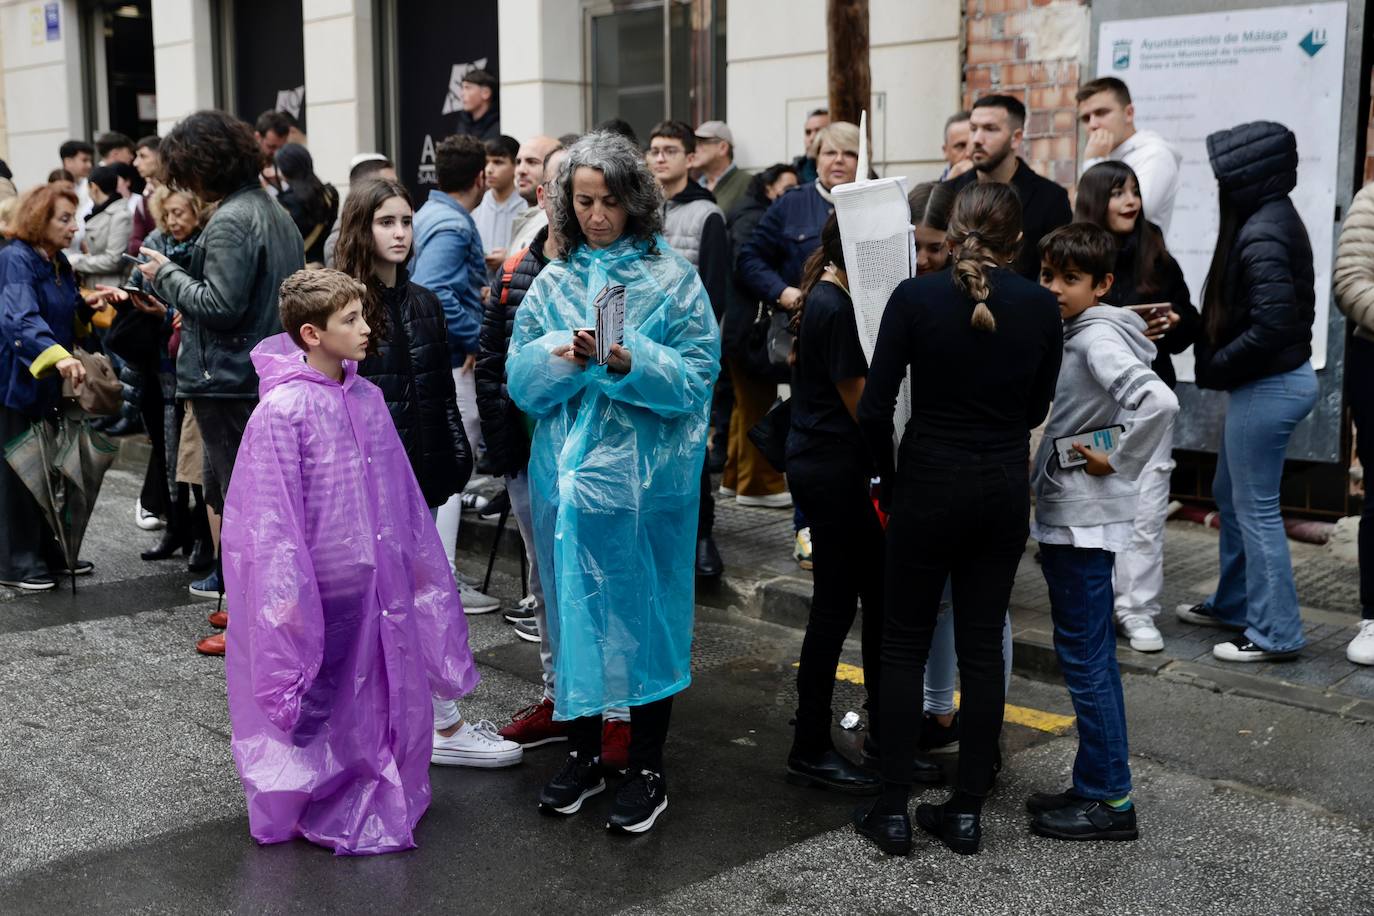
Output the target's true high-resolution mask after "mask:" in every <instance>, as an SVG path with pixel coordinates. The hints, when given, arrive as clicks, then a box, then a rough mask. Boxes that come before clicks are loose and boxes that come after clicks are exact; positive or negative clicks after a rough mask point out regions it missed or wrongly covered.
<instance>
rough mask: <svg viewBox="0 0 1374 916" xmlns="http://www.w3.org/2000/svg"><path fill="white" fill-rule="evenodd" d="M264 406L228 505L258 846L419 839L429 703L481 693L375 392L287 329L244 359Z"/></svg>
mask: <svg viewBox="0 0 1374 916" xmlns="http://www.w3.org/2000/svg"><path fill="white" fill-rule="evenodd" d="M252 356H253V366H254V368H255V369H257V372H258V378H259V379H260V394H261V397H262V400H261V402H260V403H259V404H258V406H257V409H256V410H254V411H253V417H252V419H251V420H249V421H248V428H247V431H246V432H245V433H244V436H243V443H242V445H241V446H240V447H239V452H238V458H237V460H236V462H235V465H234V475H233V479H232V483H231V484H230V487H229V493H228V496H227V498H226V500H225V506H224V529H223V530H224V536H223V556H224V579H225V597H226V601H227V602H228V609H229V612H230V618H231V620H230V625H229V629H228V631H227V634H226V638H227V647H226V652H225V655H226V663H227V664H226V671H227V680H228V688H229V717H230V720H231V722H232V724H233V732H234V736H233V745H232V746H233V754H234V763H235V765H236V766H237V767H238V771H239V777H240V779H242V781H243V788H244V793H245V794H246V795H247V797H248V825H249V830H250V832H251V833H252V835H253V838H254V839H255V840H257V841H258V842H259V843H279V842H282V841H284V840H290V839H293V838H295V837H304V838H305V839H307V840H310V841H311V842H314V843H319V844H320V845H322V846H327V847H330V848H332V849H333V850H334V851H335V853H336V854H340V855H363V854H369V853H380V852H392V851H395V850H400V849H410V848H412V847H414V846H415V839H414V836H413V833H412V831H413V830H414V828H415V824H416V822H418V821H419V819H420V816H421V815H423V814H424V813H425V809H426V808H427V807H428V806H429V799H430V790H429V758H430V751H431V745H432V741H433V738H432V733H433V727H434V718H433V716H434V713H433V709H432V706H431V702H430V698H431V696H436V697H439V698H441V699H456V698H458V697H460V696H462V695H464V694H466V693H467V692H468V691H470V690H471V689H472V688H473V686H474V685H475V684H476V683H477V671H476V668H475V667H474V665H473V661H472V651H471V650H470V649H469V647H468V641H467V623H466V621H465V620H464V618H463V609H462V605H461V604H460V603H459V599H458V593H457V591H456V589H455V587H454V581H453V575H452V573H451V572H450V571H449V566H448V562H447V560H446V559H445V558H444V550H443V544H442V542H441V541H440V539H439V535H438V532H437V531H436V530H435V528H434V522H433V521H432V520H431V518H430V515H429V510H428V509H427V508H426V507H425V502H424V498H423V497H422V496H421V494H420V488H419V485H418V484H417V483H416V482H415V475H414V474H413V473H412V472H411V469H410V464H409V462H407V460H406V455H405V452H404V451H403V449H402V447H401V441H400V438H399V437H398V436H397V434H396V429H395V427H394V426H393V425H392V422H391V416H390V414H389V413H388V412H387V408H386V402H385V401H384V400H383V398H382V394H381V391H380V390H378V388H377V387H376V386H374V385H373V384H372V383H371V382H369V381H367V380H366V379H363V378H359V377H358V374H357V366H355V365H354V364H353V363H351V362H349V363H345V364H344V365H345V376H344V380H343V381H342V382H338V381H335V380H334V379H330V378H326V377H325V376H324V375H322V374H320V373H319V372H317V371H316V370H314V369H312V368H311V367H310V366H309V365H307V364H306V362H305V360H304V354H303V353H302V351H301V350H300V349H299V348H298V347H297V346H296V345H295V344H294V343H293V342H292V341H291V338H290V337H288V336H287V335H286V334H279V335H277V336H276V337H269V338H268V339H266V340H264V341H262V342H261V343H260V344H258V346H257V347H256V348H254V350H253V354H252Z"/></svg>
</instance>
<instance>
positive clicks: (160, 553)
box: [139, 499, 191, 560]
mask: <svg viewBox="0 0 1374 916" xmlns="http://www.w3.org/2000/svg"><path fill="white" fill-rule="evenodd" d="M190 523H191V519H190V513H189V511H188V510H187V508H186V503H185V501H184V500H180V499H179V500H177V501H176V502H175V503H174V504H173V505H172V509H171V511H170V512H168V513H167V527H166V528H163V529H162V540H160V541H158V542H157V546H156V547H154V548H153V549H152V550H145V551H143V552H142V553H141V554H139V556H140V557H142V558H143V559H145V560H165V559H167V558H168V557H171V556H175V555H176V552H177V551H178V550H180V551H183V552H185V553H190V552H191V524H190Z"/></svg>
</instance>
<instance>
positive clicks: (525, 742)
mask: <svg viewBox="0 0 1374 916" xmlns="http://www.w3.org/2000/svg"><path fill="white" fill-rule="evenodd" d="M499 734H500V735H501V737H502V738H505V739H506V740H507V741H514V742H515V743H516V744H518V745H520V746H521V747H525V748H531V747H539V745H541V744H552V743H553V742H555V741H567V740H568V723H567V722H555V721H554V718H553V701H552V700H550V699H548V698H547V697H545V698H544V699H542V700H540V701H539V702H538V703H535V704H534V705H533V706H526V707H525V708H524V709H522V710H520V711H519V712H517V713H516V714H515V715H513V716H511V721H510V725H507V726H506V727H505V728H503V729H501V731H500V732H499Z"/></svg>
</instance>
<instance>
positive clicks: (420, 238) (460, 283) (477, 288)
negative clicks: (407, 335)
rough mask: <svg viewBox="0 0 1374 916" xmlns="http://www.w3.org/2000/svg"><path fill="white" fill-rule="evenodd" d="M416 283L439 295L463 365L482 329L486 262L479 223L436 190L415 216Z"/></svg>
mask: <svg viewBox="0 0 1374 916" xmlns="http://www.w3.org/2000/svg"><path fill="white" fill-rule="evenodd" d="M414 252H415V253H414V257H413V259H412V260H411V262H410V279H411V280H412V281H414V282H415V283H417V284H419V285H420V286H423V287H424V288H425V289H428V290H430V291H431V292H433V293H434V295H436V296H438V297H439V302H440V304H442V305H443V307H444V322H445V323H446V324H447V325H448V352H449V360H450V361H451V362H452V364H453V365H454V366H461V365H462V364H463V361H464V360H466V359H467V355H468V354H469V353H476V352H477V349H478V346H477V344H478V337H479V336H480V333H481V330H482V286H483V284H485V283H486V279H487V268H486V261H484V260H483V258H482V238H481V236H479V235H478V234H477V224H476V223H474V222H473V221H472V215H471V214H470V213H468V211H467V209H466V208H464V207H463V205H462V204H460V203H458V201H456V200H454V199H453V198H452V197H449V196H448V195H447V194H445V193H444V192H443V191H439V190H432V191H430V192H429V199H428V200H427V201H425V205H424V206H423V207H421V208H420V209H419V210H417V211H416V212H415V248H414Z"/></svg>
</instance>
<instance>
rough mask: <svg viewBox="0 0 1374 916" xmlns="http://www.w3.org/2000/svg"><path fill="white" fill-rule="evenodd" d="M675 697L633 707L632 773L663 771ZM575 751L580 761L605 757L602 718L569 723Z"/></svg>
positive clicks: (631, 726) (630, 756) (631, 724)
mask: <svg viewBox="0 0 1374 916" xmlns="http://www.w3.org/2000/svg"><path fill="white" fill-rule="evenodd" d="M672 714H673V698H672V697H664V698H663V699H661V700H655V701H654V702H652V703H645V704H644V705H643V706H631V707H630V754H629V758H630V772H631V773H638V772H639V771H640V770H651V771H653V772H655V773H662V772H663V745H664V744H665V743H666V742H667V740H668V720H669V719H670V718H671V717H672ZM568 728H569V731H570V735H569V738H570V740H571V741H572V749H573V750H575V751H577V756H578V758H579V759H582V760H586V759H588V758H590V757H599V756H601V717H600V716H583V717H581V718H580V719H573V720H572V722H570V723H569V724H568Z"/></svg>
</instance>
